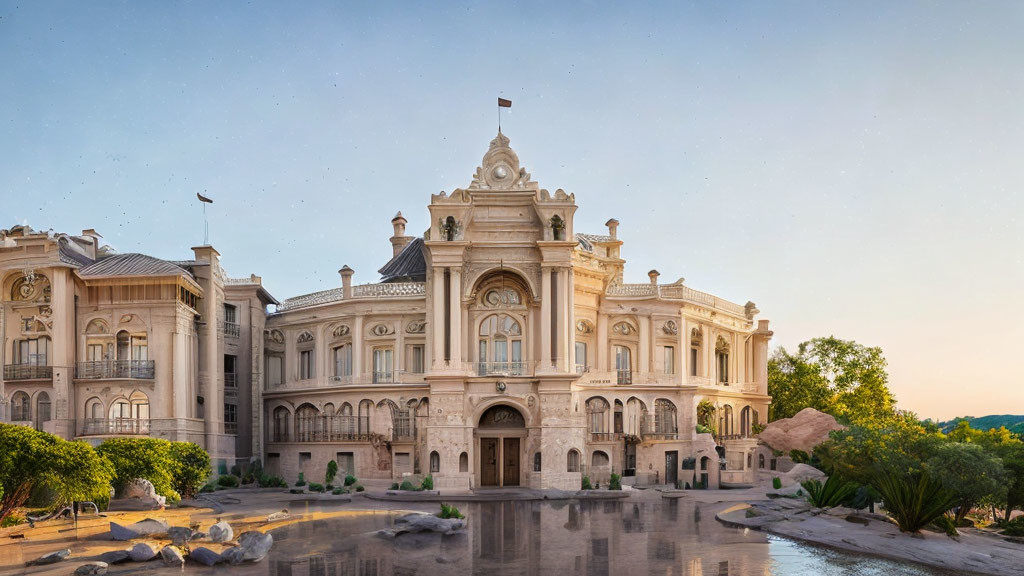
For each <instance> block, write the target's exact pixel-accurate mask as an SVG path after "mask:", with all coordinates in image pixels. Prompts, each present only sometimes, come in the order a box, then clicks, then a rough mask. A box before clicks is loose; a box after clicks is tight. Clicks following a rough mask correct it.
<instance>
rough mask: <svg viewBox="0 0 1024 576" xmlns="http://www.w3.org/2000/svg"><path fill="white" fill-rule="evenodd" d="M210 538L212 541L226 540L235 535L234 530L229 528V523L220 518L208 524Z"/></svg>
mask: <svg viewBox="0 0 1024 576" xmlns="http://www.w3.org/2000/svg"><path fill="white" fill-rule="evenodd" d="M209 535H210V540H212V541H213V542H218V543H220V542H227V541H228V540H231V539H232V538H234V537H235V531H234V530H232V529H231V525H230V524H228V523H227V522H225V521H223V520H221V521H220V522H217V523H216V524H214V525H213V526H210V530H209Z"/></svg>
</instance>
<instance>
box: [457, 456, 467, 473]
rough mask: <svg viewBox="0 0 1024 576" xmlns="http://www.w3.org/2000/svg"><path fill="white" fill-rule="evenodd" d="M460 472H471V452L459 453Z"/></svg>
mask: <svg viewBox="0 0 1024 576" xmlns="http://www.w3.org/2000/svg"><path fill="white" fill-rule="evenodd" d="M459 472H469V454H466V453H465V452H463V453H462V454H459Z"/></svg>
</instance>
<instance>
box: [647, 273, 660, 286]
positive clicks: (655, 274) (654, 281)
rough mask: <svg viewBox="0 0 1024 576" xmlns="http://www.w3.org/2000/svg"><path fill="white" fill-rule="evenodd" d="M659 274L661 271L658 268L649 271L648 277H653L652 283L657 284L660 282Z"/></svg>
mask: <svg viewBox="0 0 1024 576" xmlns="http://www.w3.org/2000/svg"><path fill="white" fill-rule="evenodd" d="M658 276H661V272H658V271H657V270H651V271H650V272H648V273H647V277H648V278H650V279H651V284H655V285H656V284H657V283H658Z"/></svg>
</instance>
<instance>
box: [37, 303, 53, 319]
mask: <svg viewBox="0 0 1024 576" xmlns="http://www.w3.org/2000/svg"><path fill="white" fill-rule="evenodd" d="M39 316H40V317H41V318H49V317H50V316H53V308H50V307H49V306H43V307H42V308H41V309H40V310H39Z"/></svg>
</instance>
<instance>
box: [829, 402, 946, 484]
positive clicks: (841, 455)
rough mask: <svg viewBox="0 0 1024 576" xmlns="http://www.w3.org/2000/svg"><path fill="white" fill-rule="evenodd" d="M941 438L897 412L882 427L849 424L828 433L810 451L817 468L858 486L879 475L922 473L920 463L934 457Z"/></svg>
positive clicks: (915, 420) (905, 413)
mask: <svg viewBox="0 0 1024 576" xmlns="http://www.w3.org/2000/svg"><path fill="white" fill-rule="evenodd" d="M943 441H944V440H943V437H942V435H941V434H940V433H939V432H938V430H937V429H936V428H934V427H928V426H925V425H924V424H923V423H922V422H920V421H919V420H918V419H917V417H916V416H915V415H914V414H912V413H909V412H897V413H896V414H895V415H894V417H892V418H890V419H889V420H888V421H886V422H885V423H884V425H876V424H872V425H864V424H852V425H850V426H848V427H846V428H845V429H843V430H836V431H833V432H831V433H830V434H829V439H828V440H826V441H825V442H824V443H822V444H820V445H819V446H818V447H816V448H815V449H814V455H815V456H816V457H817V458H818V460H819V462H820V463H821V467H822V469H823V470H825V471H826V472H828V473H837V474H839V475H841V476H842V477H843V478H847V479H849V480H853V481H856V482H858V483H860V484H862V485H868V484H871V483H872V482H873V481H874V479H875V478H876V477H877V476H879V475H888V476H893V475H895V476H901V477H903V476H907V475H911V474H917V473H920V472H922V471H924V463H925V461H926V460H928V459H929V458H931V457H932V455H934V454H935V451H936V449H937V447H938V446H939V445H940V444H942V443H943Z"/></svg>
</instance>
